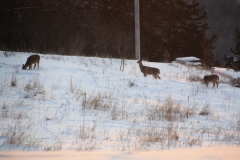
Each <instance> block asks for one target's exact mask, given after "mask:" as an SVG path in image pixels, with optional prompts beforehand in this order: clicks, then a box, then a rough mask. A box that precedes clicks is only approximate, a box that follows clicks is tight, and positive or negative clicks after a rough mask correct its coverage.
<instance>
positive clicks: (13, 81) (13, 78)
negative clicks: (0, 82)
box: [11, 75, 17, 87]
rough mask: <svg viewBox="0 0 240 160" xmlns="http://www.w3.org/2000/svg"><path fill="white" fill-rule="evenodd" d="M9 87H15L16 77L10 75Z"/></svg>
mask: <svg viewBox="0 0 240 160" xmlns="http://www.w3.org/2000/svg"><path fill="white" fill-rule="evenodd" d="M11 86H12V87H15V86H17V79H16V77H15V76H13V75H12V80H11Z"/></svg>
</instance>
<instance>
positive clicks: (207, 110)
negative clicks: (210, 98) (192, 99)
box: [199, 104, 211, 116]
mask: <svg viewBox="0 0 240 160" xmlns="http://www.w3.org/2000/svg"><path fill="white" fill-rule="evenodd" d="M209 114H211V109H210V105H209V104H206V105H204V106H203V108H202V110H201V111H200V112H199V115H201V116H207V115H209Z"/></svg>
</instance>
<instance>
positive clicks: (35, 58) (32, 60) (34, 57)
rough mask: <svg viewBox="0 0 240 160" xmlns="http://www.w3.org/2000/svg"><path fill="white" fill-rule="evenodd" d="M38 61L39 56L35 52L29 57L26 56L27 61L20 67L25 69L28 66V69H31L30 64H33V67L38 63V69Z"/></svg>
mask: <svg viewBox="0 0 240 160" xmlns="http://www.w3.org/2000/svg"><path fill="white" fill-rule="evenodd" d="M39 62H40V56H39V55H37V54H35V55H31V56H30V57H28V58H27V62H26V63H25V65H24V64H23V66H22V69H24V70H25V69H26V68H27V67H29V68H28V69H29V70H30V69H32V64H34V68H33V69H35V67H36V64H37V65H38V69H39Z"/></svg>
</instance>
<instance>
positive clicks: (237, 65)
mask: <svg viewBox="0 0 240 160" xmlns="http://www.w3.org/2000/svg"><path fill="white" fill-rule="evenodd" d="M235 34H236V37H235V39H233V41H234V43H235V47H234V49H232V48H231V52H232V53H233V57H234V58H233V59H234V63H233V64H234V66H233V67H234V69H238V70H239V69H240V31H239V29H238V28H236V29H235Z"/></svg>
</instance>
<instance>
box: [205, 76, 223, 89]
mask: <svg viewBox="0 0 240 160" xmlns="http://www.w3.org/2000/svg"><path fill="white" fill-rule="evenodd" d="M203 80H204V82H205V84H206V85H207V87H208V83H209V82H212V84H213V87H214V86H215V84H217V87H218V83H219V76H218V75H216V74H213V75H206V76H204V78H203Z"/></svg>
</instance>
